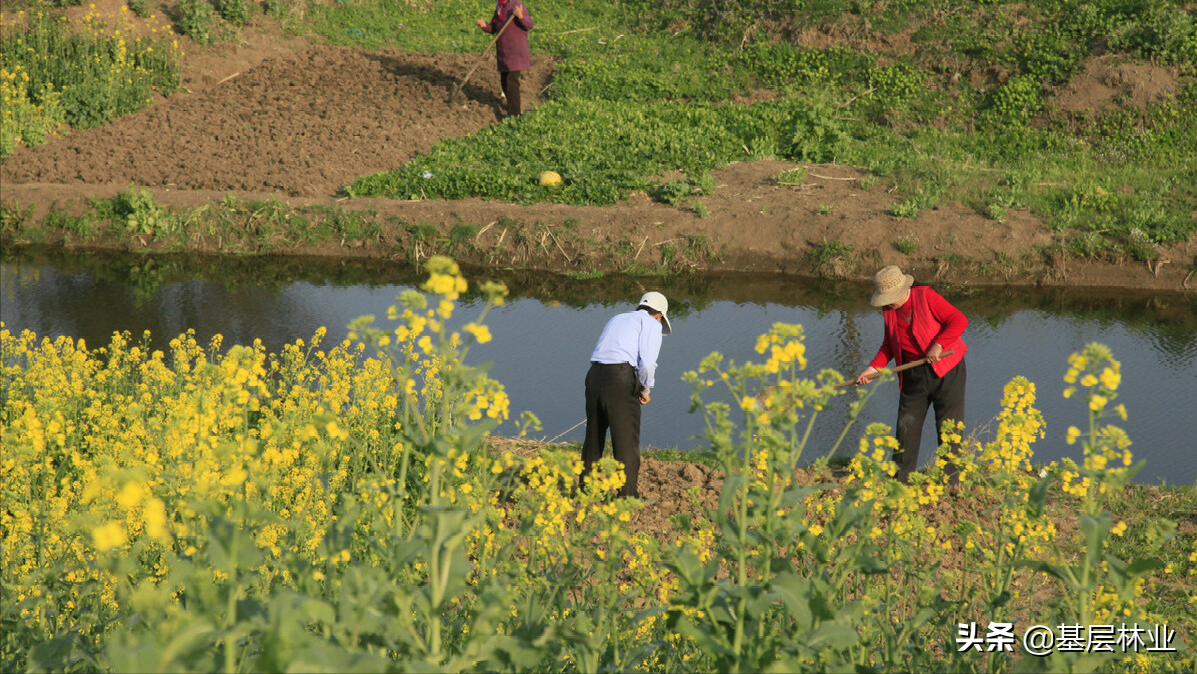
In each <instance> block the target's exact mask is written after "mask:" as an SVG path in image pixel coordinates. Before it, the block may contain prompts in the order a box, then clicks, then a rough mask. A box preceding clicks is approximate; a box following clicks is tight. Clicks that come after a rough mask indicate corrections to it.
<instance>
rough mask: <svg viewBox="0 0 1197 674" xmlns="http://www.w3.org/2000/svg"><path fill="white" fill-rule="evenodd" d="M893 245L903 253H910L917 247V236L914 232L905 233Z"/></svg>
mask: <svg viewBox="0 0 1197 674" xmlns="http://www.w3.org/2000/svg"><path fill="white" fill-rule="evenodd" d="M894 245H895V247H896V248H897V249H898V252H900V253H902V254H903V255H910V254H911V253H913V252H915V251H916V250H918V249H919V237H918V236H917V235H915V234H907V235H906V236H904V237H902V238H900V239H898V242H897V243H896V244H894Z"/></svg>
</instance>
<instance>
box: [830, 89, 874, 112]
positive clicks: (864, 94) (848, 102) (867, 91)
mask: <svg viewBox="0 0 1197 674" xmlns="http://www.w3.org/2000/svg"><path fill="white" fill-rule="evenodd" d="M876 90H877V87H872V88H870V89H865V90H864V91H862V92H860V93H859V94H857V95H856V96H853V97H852V98H849V99H848V100H846V101H844V102H843V103H840V106H839V108H836V110H839V109H840V108H842V107H844V106H846V105H851V103H852V101H855V100H856V99H857V98H860V97H861V96H868V95H869V94H871V93H873V92H874V91H876Z"/></svg>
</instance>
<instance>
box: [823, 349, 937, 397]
mask: <svg viewBox="0 0 1197 674" xmlns="http://www.w3.org/2000/svg"><path fill="white" fill-rule="evenodd" d="M952 353H953V352H952V350H951V349H949V350H947V351H944V352H943V353H941V354H939V355H940V356H950V355H952ZM926 363H927V359H926V358H919V359H918V360H912V361H910V362H909V363H904V364H902V365H899V366H898V367H895V368H893V369H891V370H890V372H901V371H902V370H909V369H910V368H912V367H918V366H920V365H925V364H926ZM878 376H880V375H879V374H874V375H873V376H871V377H869V380H870V381H872V380H874V379H876V378H877V377H878ZM848 386H856V380H855V379H851V380H849V381H846V382H844V383H842V384H836V385H835V387H836V388H846V387H848Z"/></svg>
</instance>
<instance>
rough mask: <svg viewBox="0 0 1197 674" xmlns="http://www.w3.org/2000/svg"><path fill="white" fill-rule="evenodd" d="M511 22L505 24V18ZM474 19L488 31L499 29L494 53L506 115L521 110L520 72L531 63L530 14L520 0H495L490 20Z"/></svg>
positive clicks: (510, 115)
mask: <svg viewBox="0 0 1197 674" xmlns="http://www.w3.org/2000/svg"><path fill="white" fill-rule="evenodd" d="M509 21H510V22H511V23H510V25H508V22H509ZM475 23H477V24H478V27H479V28H481V29H482V30H483V31H485V32H487V33H492V34H493V33H499V32H500V31H502V32H501V34H500V35H499V37H498V46H497V47H496V50H495V57H496V60H497V61H498V63H499V84H500V86H502V88H503V96H504V98H506V99H507V115H506V116H507V117H515V116H518V115H519V114H520V73H522V72H524V71H525V70H527V69H528V68H530V67H531V66H532V53H531V51H529V49H528V31H530V30H532V27H533V24H532V15H531V14H529V13H528V8H527V7H526V6H524V3H522V2H520V0H497V2H496V4H495V13H494V16H492V17H491V18H490V21H489V22H487V21H483V20H482V19H478V20H477V21H476V22H475Z"/></svg>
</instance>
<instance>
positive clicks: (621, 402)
mask: <svg viewBox="0 0 1197 674" xmlns="http://www.w3.org/2000/svg"><path fill="white" fill-rule="evenodd" d="M668 311H669V301H668V300H666V299H665V296H664V295H662V294H661V293H659V292H648V293H645V294H644V296H643V297H641V298H640V304H639V306H637V307H636V310H635V311H629V312H626V313H622V314H619V315H617V316H615V317H613V318H612V319H611V320H609V321H607V325H606V327H604V328H603V333H602V334H601V335H599V338H598V344H596V345H595V347H594V352H593V353H592V354H591V355H590V371H589V372H587V373H586V440H585V442H583V443H582V463H583V469H582V477H581V479H582V483H583V485H585V480H586V476H587V475H589V474H590V470H591V468H593V467H594V464H595V462H596V461H598V460H599V459H600V458H602V456H603V445H605V444H606V442H607V429H608V428H610V429H611V445H612V448H613V451H614V454H615V459H616V460H617V461H619V462H620V463H621V464H623V470H624V476H625V478H626V479H625V480H624V484H623V487H621V488H620V490H619V495H620V496H631V497H636V498H638V497H639V496H640V491H639V489H638V480H639V475H640V406H641V405H647V404H648V402H649V400H650V397H649V392H650V390H651V389H652V387H653V382H654V375H655V373H656V371H657V354H659V353H660V351H661V336H662V335H668V334H669V333H671V332H673V328H672V327H671V326H670V325H669V317H668V316H666V313H667V312H668Z"/></svg>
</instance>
